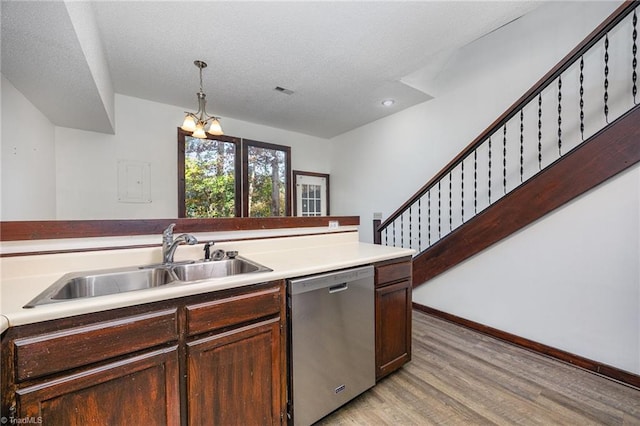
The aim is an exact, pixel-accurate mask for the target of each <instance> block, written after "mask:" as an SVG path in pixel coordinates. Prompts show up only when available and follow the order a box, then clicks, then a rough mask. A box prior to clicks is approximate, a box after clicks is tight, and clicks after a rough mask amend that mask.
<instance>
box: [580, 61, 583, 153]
mask: <svg viewBox="0 0 640 426" xmlns="http://www.w3.org/2000/svg"><path fill="white" fill-rule="evenodd" d="M583 96H584V56H581V57H580V136H581V138H582V140H583V141H584V97H583Z"/></svg>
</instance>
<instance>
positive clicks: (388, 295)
mask: <svg viewBox="0 0 640 426" xmlns="http://www.w3.org/2000/svg"><path fill="white" fill-rule="evenodd" d="M375 269H376V275H375V276H376V279H375V292H376V296H375V305H376V309H375V311H376V380H380V379H381V378H383V377H384V376H386V375H388V374H390V373H391V372H393V371H395V370H397V369H398V368H400V367H401V366H402V365H404V364H405V363H407V362H408V361H410V360H411V288H412V285H411V259H403V260H402V261H398V260H395V261H393V262H385V263H379V264H376V265H375Z"/></svg>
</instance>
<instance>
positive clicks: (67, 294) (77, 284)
mask: <svg viewBox="0 0 640 426" xmlns="http://www.w3.org/2000/svg"><path fill="white" fill-rule="evenodd" d="M174 281H176V279H175V277H174V276H173V275H172V274H171V271H169V270H168V269H164V268H156V269H137V270H135V271H123V272H116V273H107V274H96V275H86V276H81V277H75V278H71V279H70V280H69V281H68V282H67V283H66V284H64V285H63V286H62V288H60V290H59V291H57V292H56V293H55V294H54V295H53V296H51V298H52V299H54V300H67V299H77V298H79V297H94V296H104V295H107V294H114V293H124V292H127V291H134V290H143V289H145V288H152V287H160V286H163V285H167V284H170V283H172V282H174Z"/></svg>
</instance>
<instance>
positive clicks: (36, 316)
mask: <svg viewBox="0 0 640 426" xmlns="http://www.w3.org/2000/svg"><path fill="white" fill-rule="evenodd" d="M356 238H357V233H356ZM289 240H290V241H286V242H285V243H278V242H274V241H273V240H271V241H268V240H265V241H261V242H259V243H257V244H250V243H249V244H247V243H246V242H242V243H238V242H236V243H229V244H227V245H228V246H229V247H225V244H221V245H216V248H221V249H226V250H237V249H239V247H238V246H241V247H240V249H239V251H240V256H241V257H245V258H247V259H249V260H251V261H254V262H257V263H260V264H262V265H264V266H267V267H269V268H270V269H272V271H271V272H260V273H248V274H241V275H235V276H230V277H224V278H215V279H211V280H206V281H199V282H193V283H188V284H182V285H176V286H172V285H168V286H163V287H157V288H152V289H146V290H139V291H131V292H127V293H120V294H113V295H108V296H99V297H92V298H82V299H76V300H71V301H65V302H60V303H53V304H49V305H40V306H37V307H35V308H28V309H25V308H22V306H24V305H25V304H27V303H28V302H29V301H30V300H31V299H33V298H34V297H36V296H37V295H38V294H40V293H41V292H42V291H43V290H45V289H46V288H47V287H49V286H50V285H51V284H53V283H54V282H55V281H56V280H57V279H58V278H60V276H61V275H63V274H61V273H60V271H59V270H58V271H52V272H50V273H49V272H46V273H43V274H39V275H27V276H20V274H16V273H15V272H14V273H13V275H12V274H11V273H8V274H4V273H3V279H2V287H1V291H2V298H1V301H0V312H1V314H0V332H4V330H6V329H7V328H8V327H12V326H17V325H23V324H29V323H34V322H40V321H46V320H51V319H57V318H63V317H68V316H73V315H81V314H86V313H91V312H98V311H104V310H109V309H115V308H120V307H125V306H132V305H137V304H142V303H149V302H155V301H160V300H166V299H172V298H177V297H183V296H189V295H193V294H200V293H207V292H212V291H217V290H223V289H229V288H235V287H242V286H246V285H251V284H256V283H260V282H266V281H272V280H279V279H285V278H295V277H300V276H305V275H310V274H317V273H322V272H327V271H332V270H337V269H343V268H349V267H354V266H359V265H365V264H370V263H374V262H380V261H384V260H390V259H395V258H400V257H405V256H411V255H413V253H414V250H411V249H404V248H397V247H387V246H381V245H374V244H368V243H361V242H358V241H357V240H356V241H354V240H353V236H339V235H338V236H334V237H329V238H324V239H323V240H322V241H321V242H320V243H319V242H318V241H320V240H318V239H316V240H313V239H311V240H310V239H308V238H302V239H293V240H295V241H293V242H292V240H291V239H289ZM310 241H311V242H312V244H310ZM267 248H268V249H267ZM201 249H202V248H201V247H198V248H197V249H195V248H192V247H189V246H180V248H179V250H178V252H180V253H182V256H183V258H184V257H186V258H187V259H197V257H195V256H194V255H200V250H201ZM146 250H151V249H146ZM154 250H155V251H158V250H159V249H154ZM178 252H177V253H176V260H183V259H181V258H179V256H178ZM132 253H133V252H132ZM127 254H129V253H127ZM156 255H157V253H154V256H156ZM68 256H70V255H68V254H67V257H68ZM140 256H141V254H140V253H137V257H136V254H135V253H134V255H131V256H128V257H131V258H132V259H137V258H139V257H140ZM144 256H147V257H148V256H149V255H148V254H146V253H145V254H144ZM144 256H142V258H144V259H145V260H146V258H147V257H144ZM131 261H133V260H131ZM40 262H41V265H43V266H46V260H42V261H40ZM148 263H152V262H148ZM138 264H145V263H138ZM121 266H130V265H121ZM23 268H24V266H23ZM45 269H46V268H45ZM89 269H97V268H95V267H92V268H89ZM81 270H87V268H84V269H81ZM68 272H70V271H68ZM6 275H9V277H6Z"/></svg>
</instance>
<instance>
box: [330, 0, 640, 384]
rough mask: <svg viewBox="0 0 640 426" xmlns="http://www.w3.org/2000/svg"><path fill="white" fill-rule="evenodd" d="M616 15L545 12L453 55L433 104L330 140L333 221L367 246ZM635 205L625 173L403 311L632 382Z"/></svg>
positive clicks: (548, 8) (581, 8)
mask: <svg viewBox="0 0 640 426" xmlns="http://www.w3.org/2000/svg"><path fill="white" fill-rule="evenodd" d="M618 4H619V2H615V3H614V2H606V3H596V2H568V3H552V4H546V5H544V6H542V7H541V8H540V9H539V10H537V11H535V12H533V13H532V14H530V15H528V16H525V17H523V18H521V19H519V20H518V21H515V22H513V23H512V24H510V25H508V26H506V27H504V28H502V29H500V30H498V31H496V32H494V33H492V34H489V35H487V36H485V37H483V38H482V39H480V40H478V41H476V42H474V43H472V44H471V45H469V46H467V47H466V48H464V49H462V50H461V51H460V52H459V54H458V55H456V56H454V57H453V58H452V59H451V61H450V62H449V64H448V65H447V66H446V67H445V69H444V70H443V71H442V73H441V75H440V76H439V78H438V81H437V84H438V87H439V90H438V93H439V96H438V97H436V98H435V99H433V100H431V101H428V102H426V103H424V104H421V105H417V106H415V107H413V108H411V109H409V110H405V111H403V112H400V113H398V114H395V115H393V116H391V117H387V118H385V119H382V120H379V121H377V122H375V123H371V124H369V125H366V126H363V127H361V128H359V129H356V130H354V131H352V132H349V133H347V134H344V135H341V136H338V137H336V138H334V139H333V140H332V144H333V146H332V148H333V154H332V163H331V164H332V197H333V198H332V205H333V206H335V210H334V213H335V214H346V213H347V212H348V213H349V214H359V215H360V216H361V224H362V225H361V227H360V236H361V237H360V238H361V240H364V241H371V240H372V226H371V219H372V214H373V213H374V212H382V213H383V218H386V217H387V216H389V215H390V214H391V213H392V212H393V211H394V210H396V209H397V208H398V207H399V206H400V205H401V204H402V203H403V202H404V201H406V200H407V198H409V197H410V196H411V195H413V193H414V192H416V191H417V190H418V189H419V188H420V187H421V186H422V185H423V184H424V183H425V182H426V181H427V180H429V179H430V178H431V177H432V176H433V175H434V174H435V173H437V172H438V171H439V170H440V169H441V168H443V167H444V166H445V165H446V164H447V163H448V162H449V161H450V160H451V159H452V158H453V157H454V156H455V155H456V154H457V153H458V152H459V151H460V150H461V149H462V148H464V147H465V146H466V145H467V144H468V143H470V142H471V141H472V140H473V139H474V138H475V137H476V136H478V134H479V133H480V132H481V131H482V130H484V129H485V128H486V127H488V125H489V124H490V123H492V122H493V121H494V120H495V119H496V118H497V117H498V116H499V115H500V114H501V113H502V112H504V111H505V110H506V109H507V108H508V107H509V106H510V105H511V104H512V103H513V102H515V101H516V100H517V99H518V98H519V97H520V96H521V95H522V94H523V93H524V92H525V91H526V90H528V89H529V88H530V87H531V86H532V85H533V84H534V83H535V82H536V81H537V80H538V79H539V78H540V77H542V76H543V75H544V74H545V73H546V72H547V71H548V70H549V69H551V67H553V66H554V65H555V64H556V63H557V62H558V61H559V60H560V59H561V58H562V57H564V56H565V55H566V53H568V52H569V51H570V50H571V49H572V48H573V47H575V45H577V44H578V42H580V41H581V40H582V39H583V38H584V37H585V36H586V35H587V34H588V33H589V32H590V31H591V30H593V29H594V28H595V27H596V26H597V25H598V24H599V23H600V22H602V20H604V19H605V18H606V16H608V15H609V14H610V12H611V11H613V10H614V9H615V8H616V7H617V6H618ZM600 53H602V52H599V53H597V54H600ZM600 72H601V71H600ZM594 74H596V78H597V79H600V80H598V81H600V82H602V79H601V77H599V76H597V72H596V73H591V72H590V73H589V74H588V75H587V76H588V77H589V78H591V77H593V76H594ZM575 77H576V75H575V73H574V74H572V76H571V78H573V79H575ZM568 79H569V77H567V80H568ZM598 84H600V83H598ZM615 90H618V89H615ZM601 95H602V94H601V93H599V94H598V93H594V94H590V95H589V96H590V99H591V98H593V99H595V98H599V99H601ZM565 96H566V94H565ZM567 98H568V99H572V98H571V96H567ZM574 98H575V96H574ZM567 102H568V103H569V102H570V101H569V100H567ZM600 102H601V101H600ZM566 105H568V104H566ZM567 108H570V107H567ZM600 108H601V107H598V109H600ZM589 117H590V116H589ZM598 120H600V118H598ZM592 124H593V123H592V121H591V120H590V121H588V122H587V126H591V125H592ZM355 164H357V167H356V166H354V165H355ZM639 194H640V168H639V167H638V166H636V167H634V168H633V169H632V170H630V171H627V172H626V173H624V174H622V175H620V176H618V177H616V178H614V179H612V180H610V181H609V182H607V183H605V184H604V185H601V186H599V187H598V188H597V189H595V190H593V191H591V192H589V193H588V194H586V195H583V196H582V197H580V198H579V199H577V200H575V201H573V202H572V203H570V204H568V205H567V206H565V207H563V208H562V209H560V210H558V211H556V212H554V213H552V214H550V215H548V216H546V217H545V218H543V219H542V220H540V221H538V222H536V223H535V224H533V225H531V226H529V227H527V228H526V229H524V230H522V231H520V232H519V233H517V234H515V235H513V236H512V237H510V238H509V239H507V240H505V241H502V242H501V243H499V244H497V245H495V246H493V247H491V248H490V249H488V250H486V251H484V252H483V253H481V254H479V255H477V256H475V257H473V258H472V259H469V260H468V261H466V262H465V263H463V264H462V265H459V266H458V267H456V268H454V269H452V270H450V271H448V272H446V273H444V274H442V275H440V276H438V277H436V278H435V279H433V280H431V281H430V282H429V283H427V284H425V285H423V286H421V287H419V288H417V289H416V290H415V291H414V295H413V299H414V301H416V302H417V303H420V304H423V305H426V306H431V307H434V308H436V309H440V310H442V311H445V312H449V313H452V314H454V315H457V316H460V317H463V318H467V319H470V320H473V321H476V322H478V323H481V324H486V325H489V326H492V327H495V328H497V329H501V330H505V331H508V332H510V333H513V334H515V335H519V336H522V337H525V338H529V339H531V340H534V341H538V342H541V343H544V344H547V345H550V346H552V347H557V348H560V349H563V350H566V351H569V352H571V353H575V354H578V355H582V356H585V357H587V358H591V359H593V360H596V361H599V362H603V363H606V364H610V365H613V366H615V367H618V368H621V369H624V370H627V371H630V372H633V373H636V374H638V373H640V267H639V265H640V225H639V224H640V195H639Z"/></svg>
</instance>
